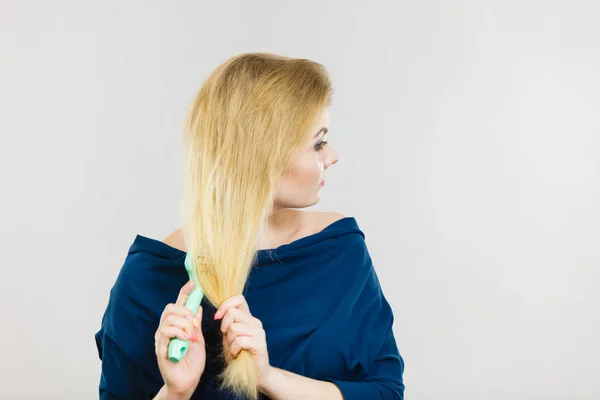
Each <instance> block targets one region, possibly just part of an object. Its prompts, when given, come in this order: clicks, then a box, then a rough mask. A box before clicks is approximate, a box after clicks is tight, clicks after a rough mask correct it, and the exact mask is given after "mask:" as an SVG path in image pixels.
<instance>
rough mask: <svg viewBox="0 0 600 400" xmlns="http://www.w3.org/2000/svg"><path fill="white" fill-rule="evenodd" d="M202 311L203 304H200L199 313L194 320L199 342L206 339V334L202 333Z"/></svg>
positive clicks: (193, 324) (193, 323)
mask: <svg viewBox="0 0 600 400" xmlns="http://www.w3.org/2000/svg"><path fill="white" fill-rule="evenodd" d="M202 311H203V310H202V306H199V307H198V313H197V314H196V316H195V317H194V319H193V320H192V326H193V327H194V333H195V334H196V339H197V341H198V342H202V340H204V335H203V334H202Z"/></svg>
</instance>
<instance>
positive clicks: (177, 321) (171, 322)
mask: <svg viewBox="0 0 600 400" xmlns="http://www.w3.org/2000/svg"><path fill="white" fill-rule="evenodd" d="M168 327H177V328H179V329H183V330H184V331H186V332H187V333H188V334H189V337H188V339H191V338H192V333H193V332H194V331H195V330H196V329H195V327H194V324H193V322H192V320H191V319H187V318H183V317H180V316H178V315H169V316H168V317H167V318H165V321H164V322H163V328H168Z"/></svg>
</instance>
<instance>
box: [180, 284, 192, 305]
mask: <svg viewBox="0 0 600 400" xmlns="http://www.w3.org/2000/svg"><path fill="white" fill-rule="evenodd" d="M192 290H194V281H192V280H189V281H188V282H187V283H186V284H185V285H183V287H182V288H181V289H180V290H179V295H178V296H177V301H175V304H178V305H180V306H183V305H185V301H186V300H187V298H188V295H189V294H190V293H191V292H192Z"/></svg>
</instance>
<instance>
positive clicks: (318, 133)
mask: <svg viewBox="0 0 600 400" xmlns="http://www.w3.org/2000/svg"><path fill="white" fill-rule="evenodd" d="M321 132H323V133H325V134H326V133H327V132H329V129H327V127H325V126H324V127H322V128H321V129H319V131H318V132H317V134H316V135H315V137H317V136H319V135H320V134H321Z"/></svg>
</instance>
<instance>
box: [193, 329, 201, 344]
mask: <svg viewBox="0 0 600 400" xmlns="http://www.w3.org/2000/svg"><path fill="white" fill-rule="evenodd" d="M192 335H193V337H192V340H193V341H194V342H199V341H200V339H199V338H198V334H197V333H196V331H194V333H193V334H192Z"/></svg>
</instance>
